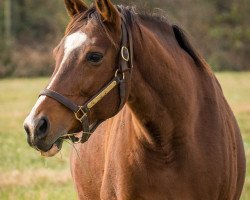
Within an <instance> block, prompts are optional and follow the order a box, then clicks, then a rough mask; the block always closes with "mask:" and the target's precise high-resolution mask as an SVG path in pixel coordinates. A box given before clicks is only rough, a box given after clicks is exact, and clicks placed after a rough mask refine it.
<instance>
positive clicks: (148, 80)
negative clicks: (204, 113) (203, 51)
mask: <svg viewBox="0 0 250 200" xmlns="http://www.w3.org/2000/svg"><path fill="white" fill-rule="evenodd" d="M151 30H154V29H151ZM151 30H150V29H149V28H147V27H146V26H143V25H141V26H140V33H139V31H138V30H137V31H136V32H134V47H135V52H134V54H135V66H134V69H133V74H132V82H131V93H130V97H129V106H130V108H131V110H132V111H133V113H134V114H135V116H136V117H137V118H138V121H139V122H140V123H141V125H142V126H143V127H144V128H145V130H146V132H145V133H144V134H145V135H147V136H148V135H149V136H150V137H151V138H152V139H153V140H154V141H155V144H158V145H159V144H160V145H161V146H162V147H166V150H167V151H168V150H169V148H171V145H172V144H171V142H176V141H174V139H173V138H175V137H176V138H178V139H180V137H181V136H180V135H181V134H183V135H185V133H184V132H185V131H186V132H187V131H188V130H187V129H188V127H189V128H191V127H192V123H194V119H195V117H196V116H195V115H196V113H197V112H198V110H196V109H198V106H195V105H196V104H197V101H196V100H197V95H198V87H199V83H198V82H199V78H197V73H199V69H198V68H197V66H195V63H194V61H193V60H192V58H191V57H190V56H189V55H188V54H187V53H186V52H184V51H183V50H182V49H181V48H180V47H179V46H178V43H177V41H176V40H175V37H174V34H173V31H172V30H171V28H170V27H166V31H165V33H164V36H165V37H164V38H163V37H162V36H163V34H162V35H161V34H160V33H159V32H158V33H155V34H154V33H153V32H152V31H151ZM176 132H178V133H179V134H180V135H176Z"/></svg>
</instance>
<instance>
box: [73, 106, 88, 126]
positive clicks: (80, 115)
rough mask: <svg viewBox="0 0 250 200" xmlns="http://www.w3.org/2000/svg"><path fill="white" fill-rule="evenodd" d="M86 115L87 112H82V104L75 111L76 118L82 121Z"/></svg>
mask: <svg viewBox="0 0 250 200" xmlns="http://www.w3.org/2000/svg"><path fill="white" fill-rule="evenodd" d="M86 116H87V113H86V112H84V110H83V106H79V110H78V111H76V112H75V117H76V119H77V120H78V121H80V122H81V123H82V122H83V119H84V117H86Z"/></svg>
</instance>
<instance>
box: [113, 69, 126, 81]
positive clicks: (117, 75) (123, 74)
mask: <svg viewBox="0 0 250 200" xmlns="http://www.w3.org/2000/svg"><path fill="white" fill-rule="evenodd" d="M119 73H120V74H122V79H120V77H119ZM115 77H118V78H119V80H124V79H125V73H124V72H122V73H121V72H120V70H119V69H117V70H116V72H115Z"/></svg>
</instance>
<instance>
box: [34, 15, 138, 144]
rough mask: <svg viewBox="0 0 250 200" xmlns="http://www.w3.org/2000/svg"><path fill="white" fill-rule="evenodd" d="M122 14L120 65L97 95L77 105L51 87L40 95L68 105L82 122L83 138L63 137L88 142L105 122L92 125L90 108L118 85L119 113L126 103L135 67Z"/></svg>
mask: <svg viewBox="0 0 250 200" xmlns="http://www.w3.org/2000/svg"><path fill="white" fill-rule="evenodd" d="M120 16H121V19H122V20H121V22H122V23H121V28H122V41H121V48H120V54H119V66H118V68H117V70H116V72H115V75H114V78H113V79H112V80H111V81H110V82H109V83H108V84H106V85H105V86H104V87H103V88H102V89H101V90H100V91H99V92H98V93H97V94H96V95H95V96H93V97H92V98H91V99H90V100H88V101H87V102H86V103H85V104H84V105H77V104H75V103H73V102H72V101H71V100H69V99H68V98H67V97H65V96H63V95H61V94H60V93H58V92H56V91H53V90H50V89H44V90H43V91H42V92H41V93H40V95H39V96H48V97H50V98H52V99H54V100H56V101H58V102H59V103H61V104H62V105H64V106H65V107H67V108H68V109H69V110H71V111H72V112H73V113H74V115H75V118H76V119H77V120H78V121H79V122H80V123H81V125H82V132H83V133H82V137H81V138H78V137H76V136H75V134H66V135H64V136H62V137H61V138H62V139H63V138H64V139H67V138H70V139H71V140H72V142H74V143H84V142H86V141H87V140H88V139H89V137H90V135H91V133H93V132H94V131H95V129H96V128H97V127H98V126H99V125H100V124H101V123H102V122H103V121H98V122H96V123H94V124H91V125H90V123H89V116H88V115H89V112H90V110H91V109H92V108H93V107H94V106H95V105H96V104H97V103H98V102H99V101H100V100H102V99H103V98H104V97H105V96H106V95H107V94H108V93H109V92H110V91H112V90H113V89H114V88H115V87H116V86H119V95H120V105H119V108H118V110H117V112H116V113H118V112H119V111H120V110H121V109H122V107H123V106H124V105H125V103H126V91H125V79H126V72H129V73H131V70H132V68H133V42H132V34H131V30H130V26H129V25H128V24H127V21H126V18H125V17H124V15H123V14H122V13H120ZM97 17H99V19H100V16H99V15H98V16H97Z"/></svg>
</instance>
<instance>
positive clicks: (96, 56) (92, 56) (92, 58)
mask: <svg viewBox="0 0 250 200" xmlns="http://www.w3.org/2000/svg"><path fill="white" fill-rule="evenodd" d="M102 58H103V55H102V54H101V53H98V52H91V53H88V54H87V61H89V62H92V63H98V62H100V61H101V60H102Z"/></svg>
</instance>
